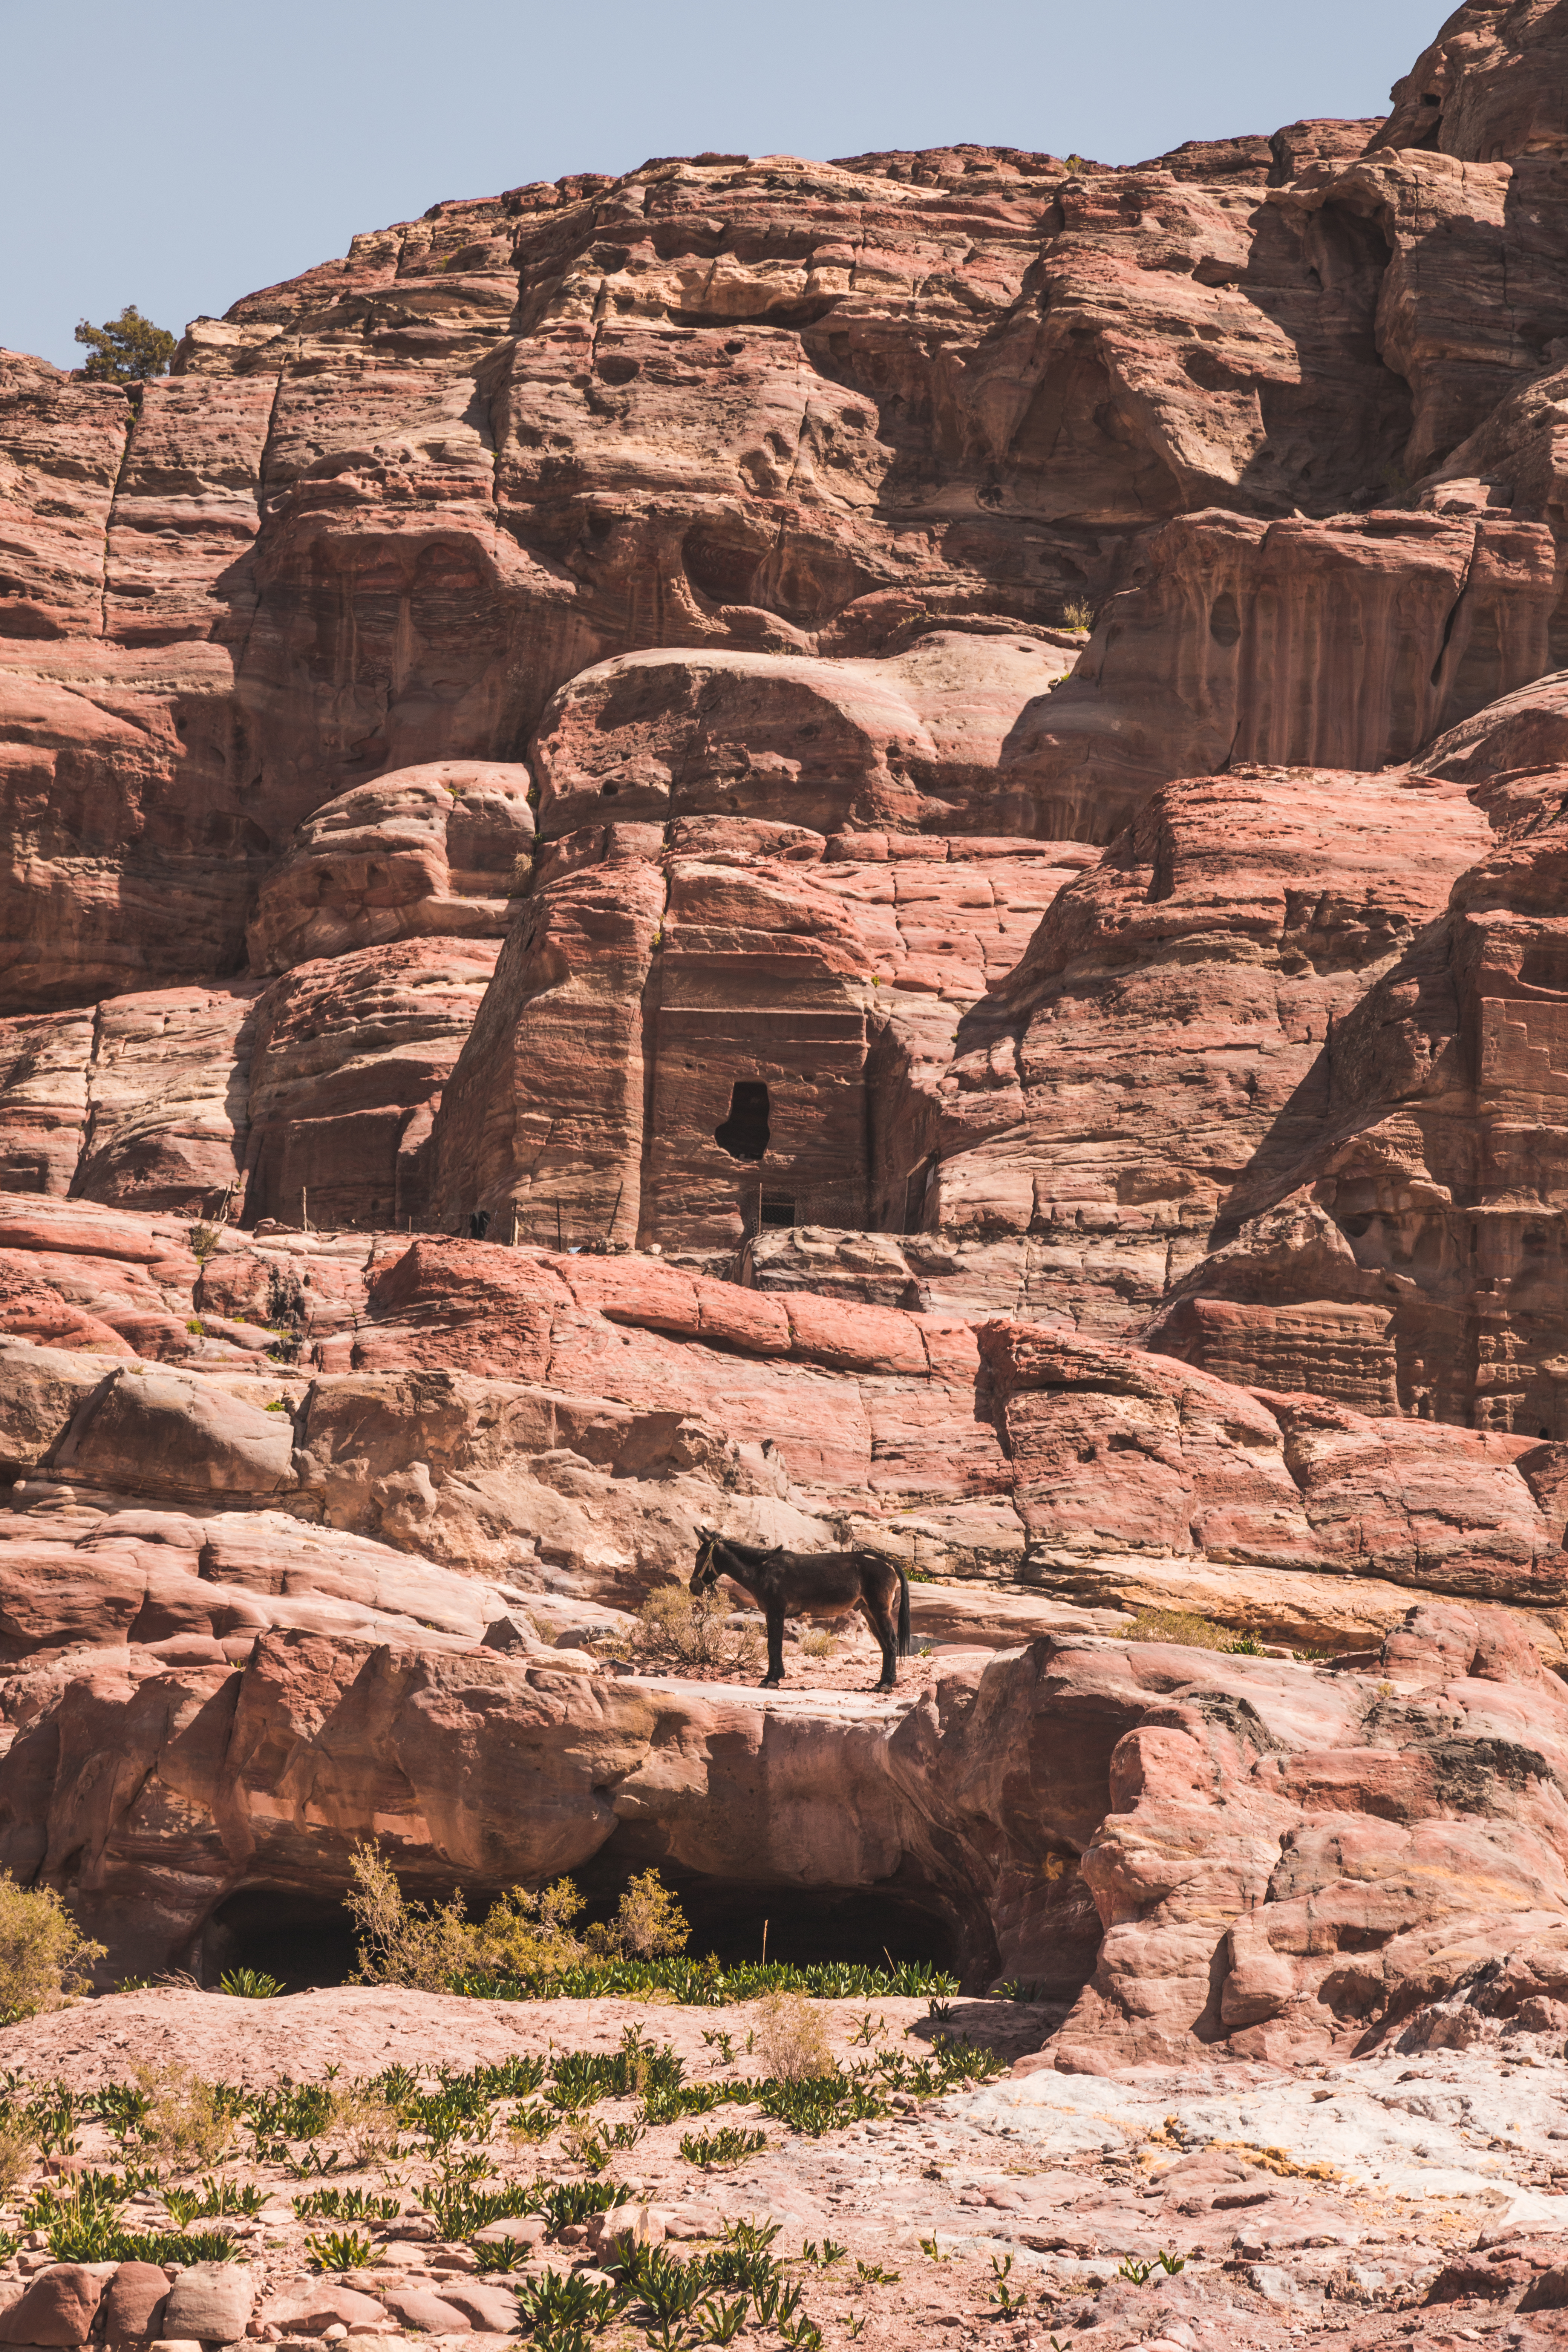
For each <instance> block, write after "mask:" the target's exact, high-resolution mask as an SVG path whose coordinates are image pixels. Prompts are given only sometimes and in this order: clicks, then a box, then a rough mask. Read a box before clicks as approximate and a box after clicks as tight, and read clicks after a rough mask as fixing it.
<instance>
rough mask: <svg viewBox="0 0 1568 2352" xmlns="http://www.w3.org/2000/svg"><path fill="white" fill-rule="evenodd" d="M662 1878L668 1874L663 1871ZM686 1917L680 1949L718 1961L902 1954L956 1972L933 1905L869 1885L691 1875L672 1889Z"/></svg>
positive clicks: (857, 1960)
mask: <svg viewBox="0 0 1568 2352" xmlns="http://www.w3.org/2000/svg"><path fill="white" fill-rule="evenodd" d="M665 1875H666V1877H668V1878H673V1877H674V1876H675V1875H676V1874H674V1873H671V1872H666V1873H665ZM677 1892H678V1894H679V1898H680V1906H681V1908H682V1910H683V1911H684V1912H685V1914H686V1916H687V1918H688V1919H689V1921H690V1923H691V1942H690V1944H689V1947H688V1948H689V1950H690V1951H692V1952H694V1953H696V1954H698V1955H699V1956H703V1955H706V1954H707V1953H709V1952H712V1953H713V1954H715V1955H716V1957H717V1958H719V1959H721V1960H722V1961H723V1962H724V1963H725V1964H726V1966H733V1965H734V1964H735V1962H737V1961H740V1960H760V1959H761V1958H762V1957H763V1927H764V1926H765V1927H766V1929H767V1957H768V1958H769V1959H770V1960H783V1961H788V1962H789V1963H790V1964H791V1965H792V1966H794V1967H795V1968H807V1967H810V1966H812V1965H814V1964H819V1963H821V1962H823V1961H829V1960H841V1961H845V1962H847V1963H848V1964H849V1965H851V1966H858V1967H863V1968H874V1969H882V1968H886V1967H888V1965H889V1962H890V1963H891V1964H892V1965H893V1966H894V1967H895V1968H897V1967H899V1966H900V1965H901V1964H902V1963H903V1962H905V1961H921V1962H924V1963H925V1964H926V1965H927V1966H928V1967H931V1968H934V1969H947V1970H948V1972H949V1973H950V1974H951V1975H953V1976H957V1975H958V1974H959V1973H960V1966H959V1957H958V1954H957V1952H956V1950H955V1948H954V1943H953V1937H952V1929H951V1928H950V1927H949V1926H948V1923H947V1921H946V1920H945V1919H944V1918H942V1916H941V1915H940V1914H939V1913H938V1912H935V1911H931V1910H927V1909H926V1908H925V1907H924V1906H921V1905H920V1904H917V1903H913V1902H911V1901H910V1899H909V1897H908V1896H907V1895H892V1894H889V1893H888V1892H886V1891H885V1890H883V1889H880V1888H874V1887H833V1886H735V1885H729V1884H727V1883H726V1882H724V1881H722V1880H719V1879H693V1880H689V1881H686V1882H684V1883H682V1884H681V1885H679V1887H678V1889H677Z"/></svg>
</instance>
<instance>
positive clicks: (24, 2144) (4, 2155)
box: [0, 2122, 38, 2203]
mask: <svg viewBox="0 0 1568 2352" xmlns="http://www.w3.org/2000/svg"><path fill="white" fill-rule="evenodd" d="M37 2153H38V2150H37V2142H36V2141H35V2140H34V2138H33V2136H32V2134H31V2132H30V2131H28V2130H27V2128H26V2125H24V2124H19V2123H16V2122H9V2123H4V2124H0V2203H3V2202H4V2201H5V2200H6V2199H8V2198H10V2197H12V2196H13V2195H14V2194H15V2193H16V2190H17V2189H20V2187H21V2185H22V2183H23V2181H24V2180H26V2178H27V2175H28V2173H29V2172H31V2170H32V2168H33V2165H34V2162H35V2159H36V2158H37Z"/></svg>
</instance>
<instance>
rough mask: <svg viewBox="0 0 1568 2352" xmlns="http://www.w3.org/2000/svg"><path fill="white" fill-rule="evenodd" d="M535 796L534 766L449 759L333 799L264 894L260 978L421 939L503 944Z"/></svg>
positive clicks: (256, 967) (253, 926)
mask: <svg viewBox="0 0 1568 2352" xmlns="http://www.w3.org/2000/svg"><path fill="white" fill-rule="evenodd" d="M528 792H529V775H528V771H527V769H526V768H523V767H521V766H519V767H515V768H514V767H508V766H506V765H504V764H502V763H500V762H498V761H461V760H457V761H453V760H446V761H435V762H434V763H433V764H431V765H429V766H427V767H422V768H404V769H401V770H399V771H398V772H397V773H395V774H394V775H388V776H382V777H378V778H377V780H376V781H375V782H374V783H369V784H360V785H357V786H356V787H355V789H354V790H353V792H349V793H342V795H341V796H340V797H339V798H338V799H337V800H335V801H329V802H328V803H326V805H325V807H323V808H320V809H318V810H317V811H316V812H315V814H313V815H312V816H310V818H308V819H307V821H306V822H305V824H302V825H301V826H300V830H299V833H298V835H296V838H295V842H294V845H293V848H292V849H291V851H290V852H289V856H287V857H286V858H285V859H284V861H283V863H282V865H281V866H279V869H278V871H277V872H276V873H275V874H274V875H273V876H272V877H270V878H269V879H268V882H267V884H266V886H265V887H264V888H263V889H262V892H261V894H260V898H259V899H258V905H257V911H256V914H255V916H254V917H253V919H252V920H251V923H250V925H249V929H248V933H247V943H248V948H249V954H250V963H251V969H252V970H253V971H257V972H276V971H286V970H288V969H289V966H290V965H293V964H297V963H309V962H310V961H313V960H314V959H315V958H317V957H319V956H332V955H342V954H343V953H344V952H345V951H346V950H349V949H353V948H366V947H380V946H383V945H385V944H386V943H387V942H389V941H391V940H400V939H407V938H410V937H436V938H448V939H450V938H475V937H483V936H486V935H492V936H499V935H500V934H501V933H502V932H504V931H505V929H506V926H507V919H508V915H509V912H510V899H511V898H513V896H514V895H515V893H516V887H517V866H518V861H519V859H520V858H522V859H524V860H525V861H526V858H527V855H528V852H529V850H530V848H531V845H532V840H533V814H532V811H531V809H530V807H529V804H528Z"/></svg>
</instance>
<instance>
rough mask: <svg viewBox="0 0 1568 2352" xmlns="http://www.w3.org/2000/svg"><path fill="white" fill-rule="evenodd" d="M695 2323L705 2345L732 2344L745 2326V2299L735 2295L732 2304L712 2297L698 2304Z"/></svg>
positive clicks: (717, 2297) (742, 2296) (718, 2297)
mask: <svg viewBox="0 0 1568 2352" xmlns="http://www.w3.org/2000/svg"><path fill="white" fill-rule="evenodd" d="M697 2323H698V2326H699V2327H700V2329H701V2333H702V2341H703V2342H704V2343H705V2344H732V2343H733V2342H734V2340H735V2338H736V2336H738V2335H739V2334H740V2332H741V2330H742V2327H743V2326H745V2324H746V2298H745V2296H744V2295H743V2294H742V2295H737V2296H736V2298H735V2300H734V2302H733V2303H725V2302H724V2301H723V2300H722V2298H721V2297H720V2296H713V2297H711V2298H710V2300H709V2301H708V2302H706V2303H702V2304H700V2305H698V2309H697Z"/></svg>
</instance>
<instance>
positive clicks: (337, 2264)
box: [305, 2230, 381, 2271]
mask: <svg viewBox="0 0 1568 2352" xmlns="http://www.w3.org/2000/svg"><path fill="white" fill-rule="evenodd" d="M305 2252H307V2253H308V2254H309V2256H310V2260H311V2261H312V2262H313V2263H315V2265H316V2268H317V2269H318V2270H319V2271H367V2270H369V2269H370V2267H371V2264H372V2263H377V2262H379V2261H380V2260H381V2254H380V2250H379V2248H378V2247H377V2245H376V2243H375V2241H374V2238H366V2237H363V2236H362V2235H361V2233H360V2231H358V2230H329V2231H327V2232H326V2234H325V2236H324V2237H320V2238H307V2239H306V2241H305Z"/></svg>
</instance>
